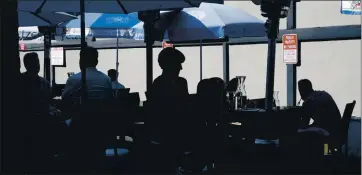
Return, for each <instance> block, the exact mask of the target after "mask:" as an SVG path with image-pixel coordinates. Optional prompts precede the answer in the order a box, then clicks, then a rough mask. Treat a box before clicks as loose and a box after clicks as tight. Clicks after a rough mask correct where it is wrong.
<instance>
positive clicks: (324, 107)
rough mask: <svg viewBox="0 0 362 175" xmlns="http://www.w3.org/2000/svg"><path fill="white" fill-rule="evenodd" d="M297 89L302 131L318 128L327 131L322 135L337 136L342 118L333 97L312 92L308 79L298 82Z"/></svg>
mask: <svg viewBox="0 0 362 175" xmlns="http://www.w3.org/2000/svg"><path fill="white" fill-rule="evenodd" d="M298 88H299V93H300V96H301V98H302V100H303V109H304V110H303V111H304V114H303V115H304V116H303V117H302V127H303V128H304V129H303V130H302V131H308V130H310V128H312V130H313V129H315V128H320V129H323V130H325V131H327V132H324V133H325V134H324V135H335V134H338V132H339V125H340V120H341V118H342V116H341V113H340V111H339V109H338V106H337V104H336V102H335V101H334V99H333V97H332V96H331V95H330V94H329V93H328V92H326V91H316V90H314V89H313V86H312V83H311V82H310V81H309V80H308V79H302V80H300V81H299V82H298ZM310 119H313V123H312V125H309V122H310Z"/></svg>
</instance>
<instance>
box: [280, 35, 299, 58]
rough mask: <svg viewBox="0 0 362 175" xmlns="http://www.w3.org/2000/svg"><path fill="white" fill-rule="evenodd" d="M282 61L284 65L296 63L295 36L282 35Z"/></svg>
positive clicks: (296, 41)
mask: <svg viewBox="0 0 362 175" xmlns="http://www.w3.org/2000/svg"><path fill="white" fill-rule="evenodd" d="M283 60H284V63H286V64H297V63H298V36H297V34H286V35H283Z"/></svg>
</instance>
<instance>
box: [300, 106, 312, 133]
mask: <svg viewBox="0 0 362 175" xmlns="http://www.w3.org/2000/svg"><path fill="white" fill-rule="evenodd" d="M311 118H312V109H311V104H310V102H308V101H307V102H304V103H303V106H302V118H301V120H300V128H301V129H305V128H308V126H309V122H310V119H311Z"/></svg>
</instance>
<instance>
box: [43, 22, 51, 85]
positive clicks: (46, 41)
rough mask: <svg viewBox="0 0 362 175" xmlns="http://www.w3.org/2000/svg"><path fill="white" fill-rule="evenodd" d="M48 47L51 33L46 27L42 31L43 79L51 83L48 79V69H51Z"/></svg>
mask: <svg viewBox="0 0 362 175" xmlns="http://www.w3.org/2000/svg"><path fill="white" fill-rule="evenodd" d="M50 47H51V32H50V29H49V28H48V27H46V28H45V30H44V78H45V79H46V80H47V81H48V82H51V78H50V72H51V71H50V69H51V61H50Z"/></svg>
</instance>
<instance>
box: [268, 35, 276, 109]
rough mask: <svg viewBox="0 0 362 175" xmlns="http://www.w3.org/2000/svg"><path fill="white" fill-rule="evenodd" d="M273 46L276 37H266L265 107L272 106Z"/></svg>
mask: <svg viewBox="0 0 362 175" xmlns="http://www.w3.org/2000/svg"><path fill="white" fill-rule="evenodd" d="M275 47H276V39H275V38H269V39H268V62H267V75H266V95H265V96H266V106H265V107H266V109H267V110H272V108H273V93H274V76H275Z"/></svg>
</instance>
